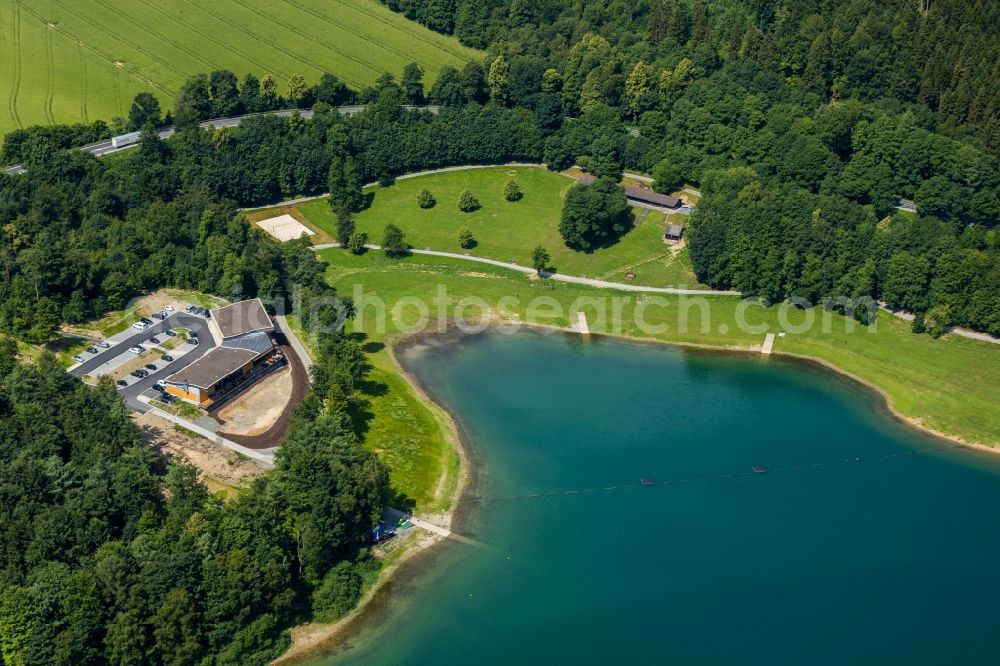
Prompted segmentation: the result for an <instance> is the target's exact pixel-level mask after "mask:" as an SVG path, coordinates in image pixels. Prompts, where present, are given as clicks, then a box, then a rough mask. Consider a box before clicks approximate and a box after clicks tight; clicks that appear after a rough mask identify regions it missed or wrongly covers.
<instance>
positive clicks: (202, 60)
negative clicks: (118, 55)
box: [90, 0, 215, 71]
mask: <svg viewBox="0 0 1000 666" xmlns="http://www.w3.org/2000/svg"><path fill="white" fill-rule="evenodd" d="M90 1H91V2H93V3H94V4H96V5H100V6H101V7H104V8H105V9H107V10H108V11H109V12H111V13H113V14H118V16H120V17H121V18H123V19H125V20H126V21H128V22H129V23H131V24H132V25H134V26H135V27H136V28H137V29H138V30H144V31H146V32H147V33H148V34H150V35H152V36H153V37H155V38H156V39H159V40H160V41H162V42H165V43H167V44H170V46H172V47H174V48H175V49H176V50H177V51H179V52H181V53H185V54H187V55H189V56H191V57H192V58H194V59H195V60H197V61H198V62H200V63H201V64H202V65H204V66H205V67H207V68H208V71H212V70H213V69H215V63H213V62H212V61H210V60H207V59H206V58H203V57H202V56H201V54H199V53H198V52H197V51H193V50H191V49H189V48H187V47H185V46H184V45H183V44H178V43H177V42H175V41H174V40H173V39H171V38H170V37H167V36H166V35H164V34H163V33H160V32H157V31H156V30H153V29H152V28H151V27H149V26H146V25H143V24H142V23H140V22H139V21H137V20H135V19H134V18H132V17H131V16H129V15H128V14H127V13H125V12H118V11H116V10H115V8H114V7H109V6H108V4H107V3H106V2H104V0H90Z"/></svg>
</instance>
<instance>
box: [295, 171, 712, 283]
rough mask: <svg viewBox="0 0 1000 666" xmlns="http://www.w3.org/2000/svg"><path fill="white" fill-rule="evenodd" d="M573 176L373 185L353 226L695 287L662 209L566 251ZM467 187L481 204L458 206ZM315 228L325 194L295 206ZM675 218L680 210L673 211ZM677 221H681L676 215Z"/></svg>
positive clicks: (595, 274)
mask: <svg viewBox="0 0 1000 666" xmlns="http://www.w3.org/2000/svg"><path fill="white" fill-rule="evenodd" d="M511 177H513V178H514V179H515V180H516V181H517V183H518V185H519V186H520V187H521V190H522V192H523V193H524V198H522V199H521V200H520V201H515V202H509V201H506V200H505V199H504V198H503V189H504V185H506V183H507V181H508V180H509V179H510V178H511ZM573 184H574V181H573V180H572V179H570V178H567V177H565V176H562V175H560V174H557V173H553V172H551V171H547V170H545V169H542V168H532V167H491V168H488V169H468V170H464V171H448V172H444V173H438V174H431V175H427V176H420V177H417V178H408V179H406V180H400V181H398V182H397V183H395V184H393V185H391V186H389V187H385V188H382V187H373V188H371V189H369V190H368V192H369V193H370V194H371V195H372V196H373V199H372V203H371V206H370V207H369V208H367V209H365V210H363V211H362V212H360V213H358V215H357V216H356V218H355V221H356V224H357V227H358V230H359V231H364V232H366V233H367V234H368V236H369V238H370V239H371V242H373V243H379V242H381V239H382V234H383V230H384V229H385V225H387V224H389V223H390V222H391V223H393V224H396V225H397V226H398V227H399V228H401V229H402V230H403V233H404V234H405V235H406V240H407V242H408V243H409V244H410V245H412V246H413V247H415V248H417V249H431V250H442V251H446V252H458V253H462V252H469V253H470V254H473V255H476V256H480V257H487V258H490V259H497V260H500V261H512V262H516V263H519V264H521V265H524V266H530V265H531V252H532V250H533V249H534V247H535V246H536V245H542V246H543V247H545V249H546V250H548V252H549V254H550V255H551V256H552V261H551V264H552V266H554V267H555V269H556V270H557V271H559V272H561V273H566V274H568V275H582V276H585V277H591V278H599V279H602V280H609V281H612V282H622V281H624V280H625V273H626V272H628V271H632V272H633V273H635V280H634V282H635V283H636V284H643V285H648V286H657V287H668V286H687V287H697V286H698V284H697V280H696V279H695V277H694V274H693V273H692V272H691V263H690V260H689V259H688V257H687V253H686V252H685V251H683V250H682V251H680V252H677V253H676V255H675V252H674V251H672V248H671V246H669V245H665V244H664V243H663V241H662V236H663V224H664V220H663V213H659V212H656V211H651V212H649V213H648V214H647V215H645V216H643V215H642V212H641V211H640V210H638V209H636V210H635V211H634V215H635V216H636V220H637V221H638V222H639V224H638V226H637V227H634V228H633V229H632V230H630V231H629V232H628V233H627V234H626V235H625V236H624V237H623V238H622V239H621V241H619V242H618V243H617V244H615V245H614V246H612V247H609V248H603V249H600V250H597V251H596V252H593V253H590V254H587V253H583V252H577V251H574V250H571V249H569V248H568V247H566V245H565V244H564V243H563V241H562V238H561V237H560V235H559V218H560V215H561V214H562V202H563V198H564V197H565V196H566V191H567V190H569V188H570V187H572V186H573ZM425 187H426V188H427V189H429V190H430V191H431V193H432V194H433V195H434V197H435V199H436V200H437V204H436V205H435V206H434V207H433V208H430V209H422V208H420V207H419V206H418V205H417V193H418V192H420V190H421V189H423V188H425ZM466 189H468V190H470V191H471V192H472V193H473V194H474V195H475V196H476V198H477V199H479V202H480V203H481V204H482V207H481V208H480V209H479V210H477V211H475V212H472V213H463V212H461V211H460V210H459V209H458V199H459V196H460V195H461V193H462V191H463V190H466ZM298 210H299V211H300V212H301V213H302V214H303V215H304V216H305V217H306V219H308V220H309V222H310V223H312V224H313V225H314V226H315V227H317V228H319V229H322V230H323V231H324V232H326V233H328V234H329V235H331V236H334V237H335V236H336V224H335V221H334V216H333V213H332V212H331V211H330V207H329V205H328V204H327V201H326V200H325V199H317V200H314V201H310V202H308V203H305V204H301V205H300V206H298ZM677 217H682V216H677ZM681 224H684V220H683V219H682V220H681ZM462 227H468V228H469V229H470V230H471V231H472V234H473V236H474V237H475V238H476V241H477V245H476V246H475V247H474V248H472V249H470V250H463V249H462V248H461V247H460V246H459V244H458V231H459V229H461V228H462Z"/></svg>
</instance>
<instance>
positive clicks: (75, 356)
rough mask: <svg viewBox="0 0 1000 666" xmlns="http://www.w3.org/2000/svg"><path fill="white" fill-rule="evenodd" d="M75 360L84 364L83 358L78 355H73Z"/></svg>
mask: <svg viewBox="0 0 1000 666" xmlns="http://www.w3.org/2000/svg"><path fill="white" fill-rule="evenodd" d="M73 360H74V361H76V362H77V363H83V357H82V356H78V355H76V354H74V355H73Z"/></svg>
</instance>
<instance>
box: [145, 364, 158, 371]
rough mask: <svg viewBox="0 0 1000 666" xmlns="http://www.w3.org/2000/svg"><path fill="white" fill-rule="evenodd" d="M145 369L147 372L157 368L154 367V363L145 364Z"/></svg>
mask: <svg viewBox="0 0 1000 666" xmlns="http://www.w3.org/2000/svg"><path fill="white" fill-rule="evenodd" d="M146 369H148V370H156V369H157V367H156V364H155V363H147V364H146Z"/></svg>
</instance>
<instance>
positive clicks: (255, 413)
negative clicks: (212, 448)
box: [216, 367, 292, 435]
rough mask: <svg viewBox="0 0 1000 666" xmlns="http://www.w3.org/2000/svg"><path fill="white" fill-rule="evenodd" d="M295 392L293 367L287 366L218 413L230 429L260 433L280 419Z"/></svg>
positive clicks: (234, 431) (242, 432)
mask: <svg viewBox="0 0 1000 666" xmlns="http://www.w3.org/2000/svg"><path fill="white" fill-rule="evenodd" d="M291 396H292V370H291V368H290V367H286V368H284V369H283V370H279V371H278V372H275V373H273V374H270V375H268V376H267V377H265V378H264V379H262V380H260V381H259V382H257V383H256V384H254V385H253V386H251V387H250V388H249V389H247V390H246V391H244V392H243V393H242V394H240V395H239V396H238V397H237V398H235V399H233V400H232V401H230V402H227V403H226V404H225V405H223V407H222V409H220V410H219V411H218V412H217V413H216V417H217V418H218V419H220V420H221V421H222V426H223V428H224V429H225V430H226V432H228V433H230V434H235V435H260V434H261V433H264V432H267V430H268V429H270V427H271V426H273V425H274V423H275V422H276V421H277V420H278V418H279V417H280V416H281V413H282V412H283V411H284V409H285V405H286V404H287V403H288V400H289V398H291Z"/></svg>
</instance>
